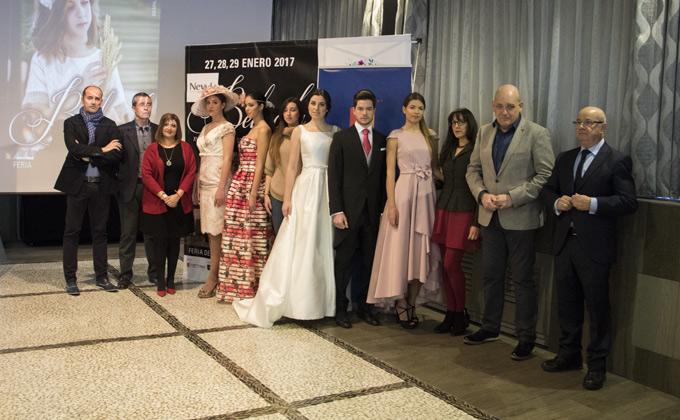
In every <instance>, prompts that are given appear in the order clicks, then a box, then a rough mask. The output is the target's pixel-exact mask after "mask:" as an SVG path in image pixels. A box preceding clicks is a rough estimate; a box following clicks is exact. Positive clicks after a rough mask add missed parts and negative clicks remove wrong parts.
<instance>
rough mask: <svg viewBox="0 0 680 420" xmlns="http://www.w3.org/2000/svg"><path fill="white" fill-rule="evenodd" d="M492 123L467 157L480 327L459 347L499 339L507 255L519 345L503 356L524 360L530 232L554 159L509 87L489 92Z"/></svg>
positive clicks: (534, 300) (531, 287)
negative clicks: (476, 229)
mask: <svg viewBox="0 0 680 420" xmlns="http://www.w3.org/2000/svg"><path fill="white" fill-rule="evenodd" d="M492 107H493V112H494V116H495V117H496V118H495V120H494V122H493V123H491V124H486V125H484V126H482V128H481V129H480V130H479V134H478V135H477V141H476V142H475V148H474V149H473V150H472V155H470V164H469V165H468V169H467V174H466V176H465V177H466V179H467V183H468V186H469V187H470V191H471V192H472V195H473V196H474V197H476V198H477V201H478V202H479V204H480V206H479V216H478V219H479V224H480V225H482V266H483V279H484V316H483V319H482V327H481V328H480V329H479V330H477V331H476V332H475V333H474V334H470V335H468V336H465V338H464V339H463V341H464V342H465V344H471V345H474V344H482V343H486V342H488V341H492V340H496V339H498V334H499V332H500V328H501V319H502V315H503V306H504V303H505V277H506V274H505V273H506V269H507V265H506V264H507V261H508V259H509V260H510V267H511V270H512V282H513V285H514V288H515V296H516V298H517V305H516V306H515V319H516V326H515V328H516V333H517V339H518V341H519V342H518V343H517V346H516V347H515V349H514V350H513V351H512V353H511V355H510V357H511V358H512V359H513V360H518V361H519V360H526V359H529V358H530V357H531V356H532V354H533V353H532V352H533V349H534V342H535V340H536V322H537V319H538V316H537V313H538V297H537V291H536V281H535V280H534V261H535V260H536V249H535V242H534V240H535V235H536V229H538V228H540V227H541V226H543V216H544V215H543V205H542V203H541V202H540V200H539V199H538V196H539V194H540V193H541V188H543V185H544V184H545V183H546V181H547V180H548V177H550V171H551V170H552V168H553V164H554V162H555V155H554V154H553V150H552V144H551V143H550V132H548V130H547V129H546V128H544V127H541V126H540V125H538V124H536V123H534V122H532V121H529V118H527V117H526V116H525V115H523V114H522V107H523V103H522V99H521V97H520V94H519V90H518V89H517V87H516V86H513V85H502V86H500V87H499V88H498V89H497V90H496V94H495V95H494V99H493V103H492Z"/></svg>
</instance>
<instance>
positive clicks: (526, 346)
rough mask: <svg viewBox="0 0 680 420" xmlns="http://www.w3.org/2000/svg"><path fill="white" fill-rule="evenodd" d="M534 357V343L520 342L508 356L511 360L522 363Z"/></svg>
mask: <svg viewBox="0 0 680 420" xmlns="http://www.w3.org/2000/svg"><path fill="white" fill-rule="evenodd" d="M533 356H534V343H530V342H527V341H520V342H519V343H517V346H516V347H515V349H514V350H513V351H512V354H510V358H511V359H512V360H517V361H522V360H528V359H531V358H532V357H533Z"/></svg>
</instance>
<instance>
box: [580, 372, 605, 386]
mask: <svg viewBox="0 0 680 420" xmlns="http://www.w3.org/2000/svg"><path fill="white" fill-rule="evenodd" d="M605 380H607V375H606V374H605V372H603V371H601V370H589V371H588V373H586V376H585V378H583V387H584V388H585V389H587V390H589V391H597V390H598V389H600V388H602V386H603V385H604V381H605Z"/></svg>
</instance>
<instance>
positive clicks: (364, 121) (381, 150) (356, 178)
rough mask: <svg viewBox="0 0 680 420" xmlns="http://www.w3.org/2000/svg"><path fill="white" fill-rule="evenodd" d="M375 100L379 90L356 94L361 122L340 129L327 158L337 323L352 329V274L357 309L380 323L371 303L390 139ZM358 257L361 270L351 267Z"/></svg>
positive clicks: (369, 320)
mask: <svg viewBox="0 0 680 420" xmlns="http://www.w3.org/2000/svg"><path fill="white" fill-rule="evenodd" d="M375 103H376V98H375V94H373V92H371V91H370V90H368V89H362V90H360V91H358V92H357V93H356V94H355V95H354V108H353V111H352V113H353V115H354V118H355V120H356V123H355V124H354V125H353V126H352V127H349V128H346V129H344V130H342V131H339V132H337V133H335V135H334V136H333V142H332V143H331V149H330V152H329V156H328V196H329V202H330V212H331V215H332V217H333V225H334V227H335V232H334V239H333V245H334V247H335V286H336V290H335V293H336V297H335V301H336V303H335V322H336V323H337V324H338V325H339V326H341V327H343V328H351V327H352V323H351V322H350V320H349V316H348V314H347V305H348V303H349V301H348V299H347V286H348V284H349V282H350V277H353V280H352V289H353V293H352V301H353V302H352V307H353V309H354V310H355V311H356V313H357V315H358V316H359V318H361V319H363V320H364V321H365V322H367V323H369V324H371V325H380V322H379V321H378V319H377V318H376V317H375V315H374V314H373V310H372V307H371V305H369V304H367V303H366V295H367V293H368V283H369V280H370V276H371V267H372V265H373V254H374V253H375V242H376V240H377V238H378V227H379V225H380V212H381V211H382V209H383V206H384V205H385V199H386V194H385V142H386V140H385V136H384V135H383V134H381V133H379V132H377V131H375V130H374V129H373V118H374V116H375ZM355 256H356V258H355ZM359 260H360V262H359ZM353 261H357V262H358V263H359V264H360V269H357V270H353V269H352V266H353Z"/></svg>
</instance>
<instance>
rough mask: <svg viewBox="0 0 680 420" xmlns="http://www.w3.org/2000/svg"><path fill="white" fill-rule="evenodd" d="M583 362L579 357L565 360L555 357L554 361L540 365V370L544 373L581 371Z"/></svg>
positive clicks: (547, 361)
mask: <svg viewBox="0 0 680 420" xmlns="http://www.w3.org/2000/svg"><path fill="white" fill-rule="evenodd" d="M582 367H583V361H582V360H581V358H580V357H574V358H571V359H567V358H565V357H562V356H556V357H555V358H554V359H550V360H546V361H544V362H543V363H541V368H543V370H544V371H546V372H566V371H568V370H581V368H582Z"/></svg>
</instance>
